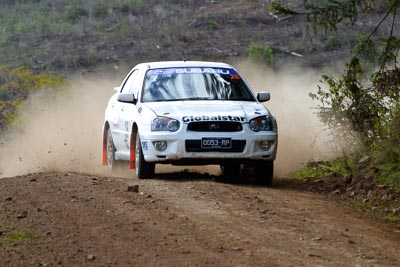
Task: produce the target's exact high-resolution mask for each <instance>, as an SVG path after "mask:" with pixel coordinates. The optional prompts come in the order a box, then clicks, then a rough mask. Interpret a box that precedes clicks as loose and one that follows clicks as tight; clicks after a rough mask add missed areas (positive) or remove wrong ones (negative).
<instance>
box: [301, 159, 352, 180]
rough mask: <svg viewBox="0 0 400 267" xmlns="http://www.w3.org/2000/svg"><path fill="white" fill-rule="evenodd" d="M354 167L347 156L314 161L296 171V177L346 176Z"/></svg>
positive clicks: (303, 178)
mask: <svg viewBox="0 0 400 267" xmlns="http://www.w3.org/2000/svg"><path fill="white" fill-rule="evenodd" d="M353 169H354V167H352V164H351V163H350V162H349V161H348V159H347V158H346V157H341V158H337V159H335V160H333V161H320V162H312V163H309V164H308V165H307V167H306V168H304V169H301V170H299V171H297V172H295V173H294V177H295V178H297V179H300V180H305V179H322V178H325V177H328V176H340V177H345V176H348V175H349V174H351V172H352V170H353Z"/></svg>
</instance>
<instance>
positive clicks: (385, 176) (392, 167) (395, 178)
mask: <svg viewBox="0 0 400 267" xmlns="http://www.w3.org/2000/svg"><path fill="white" fill-rule="evenodd" d="M375 177H376V179H377V182H378V183H379V184H382V185H386V186H393V188H394V189H395V190H397V191H400V163H386V164H383V165H380V166H379V170H378V171H377V172H376V173H375Z"/></svg>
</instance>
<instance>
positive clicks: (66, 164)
mask: <svg viewBox="0 0 400 267" xmlns="http://www.w3.org/2000/svg"><path fill="white" fill-rule="evenodd" d="M120 80H121V77H119V78H116V79H112V78H104V76H103V77H79V78H71V79H70V80H69V82H68V85H67V86H66V87H65V88H63V89H62V90H60V92H58V93H55V94H54V93H49V92H46V91H41V92H39V93H37V94H34V95H32V96H31V97H30V99H29V100H28V101H27V103H26V104H25V106H24V107H23V108H22V110H21V115H20V116H19V118H18V120H17V122H18V123H17V125H16V126H14V127H12V129H11V130H10V131H9V132H8V133H6V136H5V137H2V138H1V139H2V140H1V143H2V145H1V146H0V177H10V176H16V175H22V174H26V173H33V172H42V171H82V172H88V173H96V174H98V173H101V172H104V171H105V170H104V168H103V167H102V166H101V142H102V141H101V138H102V137H101V133H102V124H103V120H104V111H105V107H106V104H107V100H108V98H109V97H110V96H111V95H112V94H113V93H114V91H113V87H115V86H117V85H119V84H118V83H119V82H120Z"/></svg>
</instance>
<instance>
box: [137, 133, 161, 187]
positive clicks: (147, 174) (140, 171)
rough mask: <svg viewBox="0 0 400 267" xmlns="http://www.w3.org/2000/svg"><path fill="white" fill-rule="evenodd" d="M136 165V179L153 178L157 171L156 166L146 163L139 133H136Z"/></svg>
mask: <svg viewBox="0 0 400 267" xmlns="http://www.w3.org/2000/svg"><path fill="white" fill-rule="evenodd" d="M135 146H136V147H135V151H136V158H135V165H136V177H137V178H139V179H148V178H153V176H154V171H155V167H156V166H155V164H154V163H150V162H146V161H145V159H144V156H143V151H142V146H141V143H140V137H139V133H136V142H135Z"/></svg>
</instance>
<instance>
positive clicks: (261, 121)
mask: <svg viewBox="0 0 400 267" xmlns="http://www.w3.org/2000/svg"><path fill="white" fill-rule="evenodd" d="M249 126H250V129H251V130H252V131H254V132H259V131H271V130H272V122H271V117H269V116H261V117H257V118H255V119H252V120H251V121H250V122H249Z"/></svg>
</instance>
